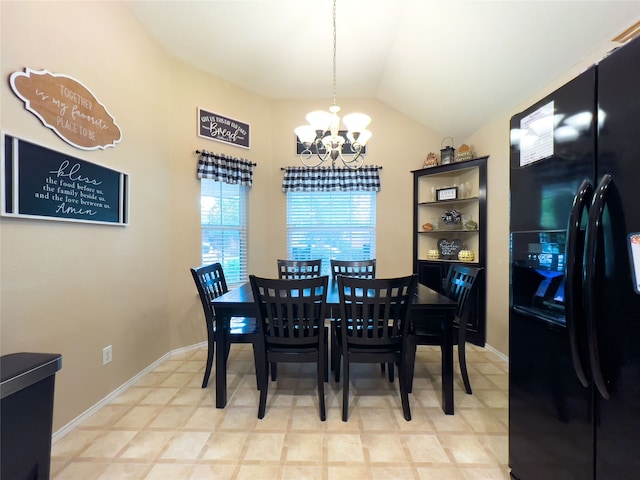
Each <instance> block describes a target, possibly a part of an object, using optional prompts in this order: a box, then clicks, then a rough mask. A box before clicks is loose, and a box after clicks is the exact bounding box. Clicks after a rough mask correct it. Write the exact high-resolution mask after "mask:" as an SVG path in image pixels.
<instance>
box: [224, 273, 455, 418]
mask: <svg viewBox="0 0 640 480" xmlns="http://www.w3.org/2000/svg"><path fill="white" fill-rule="evenodd" d="M212 304H213V308H214V311H215V314H216V328H217V333H218V334H217V335H216V353H215V357H216V358H215V362H216V370H215V375H216V407H217V408H224V407H225V406H226V405H227V355H226V352H227V348H228V346H229V345H228V343H227V342H228V341H229V337H228V335H227V334H226V333H225V332H228V331H229V319H230V318H231V317H257V316H258V311H257V305H256V303H255V301H254V299H253V292H252V291H251V284H250V283H249V282H246V283H244V284H243V285H241V286H240V287H238V288H235V289H233V290H230V291H228V292H227V293H225V294H223V295H221V296H219V297H217V298H215V299H214V300H213V301H212ZM327 308H328V309H329V312H331V313H332V317H335V316H338V310H339V308H340V300H339V296H338V286H337V282H336V281H334V280H330V281H329V287H328V289H327ZM455 311H456V303H455V301H453V300H451V299H449V298H448V297H446V296H444V295H442V294H440V293H438V292H436V291H435V290H432V289H431V288H429V287H426V286H425V285H422V284H420V283H419V284H418V288H417V291H416V295H415V297H414V300H413V303H412V305H411V321H412V323H413V325H414V326H415V325H417V324H419V323H420V322H429V320H430V319H432V318H433V317H434V316H438V317H440V318H444V321H443V322H440V323H439V324H441V325H442V328H443V329H444V332H443V336H444V345H443V346H442V410H443V411H444V413H445V414H447V415H453V319H454V316H455ZM329 312H328V313H327V314H329ZM429 324H430V325H432V322H429Z"/></svg>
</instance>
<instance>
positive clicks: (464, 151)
mask: <svg viewBox="0 0 640 480" xmlns="http://www.w3.org/2000/svg"><path fill="white" fill-rule="evenodd" d="M472 158H473V152H472V151H471V147H469V145H466V144H464V143H463V144H462V145H460V148H458V153H456V162H464V161H465V160H471V159H472Z"/></svg>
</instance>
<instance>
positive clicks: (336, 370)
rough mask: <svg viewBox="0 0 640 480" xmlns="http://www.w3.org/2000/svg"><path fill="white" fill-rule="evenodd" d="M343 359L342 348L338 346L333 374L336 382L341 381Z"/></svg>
mask: <svg viewBox="0 0 640 480" xmlns="http://www.w3.org/2000/svg"><path fill="white" fill-rule="evenodd" d="M341 359H342V355H341V354H340V350H339V349H338V347H337V346H336V356H335V361H334V365H333V375H334V379H335V381H336V383H338V382H339V381H340V360H341Z"/></svg>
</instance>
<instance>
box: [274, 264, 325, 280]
mask: <svg viewBox="0 0 640 480" xmlns="http://www.w3.org/2000/svg"><path fill="white" fill-rule="evenodd" d="M321 267H322V259H318V260H281V259H278V278H280V279H289V280H295V279H300V278H313V277H319V276H320V270H321Z"/></svg>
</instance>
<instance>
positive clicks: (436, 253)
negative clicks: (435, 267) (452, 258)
mask: <svg viewBox="0 0 640 480" xmlns="http://www.w3.org/2000/svg"><path fill="white" fill-rule="evenodd" d="M427 260H440V250H438V249H431V250H427Z"/></svg>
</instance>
